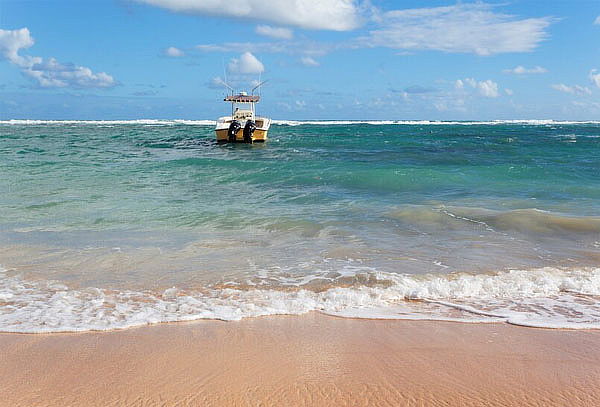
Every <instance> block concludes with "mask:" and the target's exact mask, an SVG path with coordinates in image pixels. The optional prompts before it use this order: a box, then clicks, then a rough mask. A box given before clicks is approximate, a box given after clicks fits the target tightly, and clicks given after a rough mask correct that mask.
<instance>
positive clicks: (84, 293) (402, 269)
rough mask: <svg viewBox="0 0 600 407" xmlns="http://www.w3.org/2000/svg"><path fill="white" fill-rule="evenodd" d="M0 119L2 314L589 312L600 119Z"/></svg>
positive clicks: (4, 324)
mask: <svg viewBox="0 0 600 407" xmlns="http://www.w3.org/2000/svg"><path fill="white" fill-rule="evenodd" d="M269 135H270V140H269V142H268V143H266V144H264V145H217V144H215V143H214V142H213V131H212V126H211V125H210V122H190V121H186V122H182V121H179V122H178V121H138V122H34V121H25V122H23V121H14V122H0V174H2V176H1V177H0V265H2V267H3V270H4V271H0V331H18V332H46V331H69V330H88V329H114V328H124V327H128V326H134V325H140V324H145V323H154V322H162V321H174V320H193V319H198V318H220V319H239V318H242V317H245V316H257V315H268V314H273V313H303V312H308V311H311V310H320V311H323V312H328V313H331V314H336V315H342V316H357V317H365V316H368V317H381V318H411V319H450V320H462V321H471V322H486V321H498V320H500V321H502V320H504V321H509V322H512V323H518V324H522V325H532V326H546V327H574V328H590V327H592V328H600V303H599V302H598V299H599V298H600V297H599V296H600V268H599V267H600V178H599V174H600V124H599V123H593V122H588V123H573V122H570V123H561V122H548V121H541V122H487V123H475V122H455V123H438V122H433V123H430V122H410V123H393V122H369V123H349V122H329V123H319V122H311V123H301V122H285V123H284V122H280V123H279V124H276V125H274V126H273V127H272V129H271V132H270V134H269Z"/></svg>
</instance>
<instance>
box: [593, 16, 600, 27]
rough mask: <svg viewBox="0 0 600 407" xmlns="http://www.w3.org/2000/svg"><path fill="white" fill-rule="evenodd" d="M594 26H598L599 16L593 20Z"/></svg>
mask: <svg viewBox="0 0 600 407" xmlns="http://www.w3.org/2000/svg"><path fill="white" fill-rule="evenodd" d="M594 24H596V25H600V16H598V17H596V19H595V20H594Z"/></svg>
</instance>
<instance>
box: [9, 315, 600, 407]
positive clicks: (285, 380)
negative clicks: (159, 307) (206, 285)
mask: <svg viewBox="0 0 600 407" xmlns="http://www.w3.org/2000/svg"><path fill="white" fill-rule="evenodd" d="M0 360H1V361H2V362H1V363H0V388H3V389H4V391H3V397H2V399H1V400H0V406H9V405H10V406H32V405H35V406H57V405H61V406H62V405H89V406H112V405H115V406H117V405H118V406H134V405H135V406H158V405H181V406H194V405H202V406H213V405H214V406H246V405H247V406H258V405H261V406H269V405H273V406H277V405H311V406H320V405H323V406H325V405H336V406H344V405H352V406H367V405H368V406H371V405H415V406H417V405H427V406H436V405H440V406H441V405H444V406H454V405H456V406H458V405H462V406H470V405H472V406H478V405H486V406H506V405H515V406H517V405H519V406H538V405H539V406H542V405H543V406H554V405H555V406H561V405H570V406H575V405H581V406H587V405H590V406H591V405H593V404H594V400H598V399H600V390H598V389H600V386H599V385H600V331H595V330H589V331H586V330H577V331H574V330H557V329H535V328H524V327H517V326H512V325H509V324H505V323H499V324H469V323H454V322H438V321H405V320H368V319H350V318H337V317H332V316H327V315H323V314H320V313H317V312H312V313H309V314H306V315H301V316H269V317H260V318H248V319H244V320H242V321H239V322H222V321H214V320H203V321H195V322H189V323H170V324H159V325H153V326H146V327H140V328H132V329H127V330H121V331H109V332H86V333H67V334H10V333H2V334H0Z"/></svg>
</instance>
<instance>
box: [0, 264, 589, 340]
mask: <svg viewBox="0 0 600 407" xmlns="http://www.w3.org/2000/svg"><path fill="white" fill-rule="evenodd" d="M360 275H363V277H364V276H365V275H367V276H368V277H369V278H370V280H371V281H376V282H378V283H377V284H370V285H365V284H364V283H360V281H363V282H364V281H365V279H364V278H362V279H361V278H356V279H355V283H354V284H351V285H350V286H349V285H348V284H347V281H348V278H349V277H350V276H354V277H359V276H360ZM340 276H341V277H340ZM318 278H320V279H327V278H329V279H330V280H331V284H330V286H331V288H329V289H327V290H324V291H319V290H317V291H312V290H310V289H308V286H305V285H302V284H304V283H306V282H307V281H309V280H307V279H306V277H299V278H298V279H296V280H294V279H293V278H289V277H288V278H286V285H287V286H288V288H287V289H281V286H279V287H280V289H276V287H275V286H272V285H271V287H270V288H269V287H268V286H267V287H264V288H262V286H260V287H261V288H258V287H255V288H253V289H246V290H242V289H237V288H224V289H215V288H207V289H206V290H204V291H202V292H200V291H197V292H186V291H181V290H179V289H177V288H171V289H168V290H166V291H164V292H162V293H153V292H150V291H146V292H135V291H114V290H113V291H111V290H101V289H97V288H88V289H81V290H74V289H69V288H68V287H67V286H65V285H63V284H60V283H57V282H49V281H45V282H39V281H36V282H34V281H26V280H23V279H21V278H19V277H11V276H7V275H6V273H5V272H0V331H3V332H24V333H41V332H68V331H88V330H112V329H123V328H128V327H134V326H140V325H146V324H154V323H160V322H171V321H190V320H198V319H220V320H239V319H241V318H245V317H258V316H263V315H274V314H303V313H307V312H310V311H320V312H323V313H327V314H331V315H338V316H344V317H355V318H386V319H430V320H451V321H463V322H498V321H505V322H508V323H513V324H518V325H525V326H535V327H546V328H595V329H600V302H599V298H598V296H600V268H591V269H570V270H565V269H556V268H543V269H535V270H512V271H506V272H499V273H496V274H476V275H473V274H449V275H443V274H427V275H407V274H390V273H382V272H378V271H373V270H370V269H360V268H354V269H349V270H343V273H341V274H338V276H337V277H326V276H319V277H318ZM340 278H342V280H340ZM336 281H337V283H339V284H338V286H336ZM290 285H296V288H295V289H293V290H292V289H290V287H289V286H290Z"/></svg>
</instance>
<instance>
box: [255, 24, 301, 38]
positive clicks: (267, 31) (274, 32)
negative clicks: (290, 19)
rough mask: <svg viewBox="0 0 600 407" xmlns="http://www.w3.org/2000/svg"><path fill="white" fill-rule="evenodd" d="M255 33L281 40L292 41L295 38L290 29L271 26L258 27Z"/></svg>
mask: <svg viewBox="0 0 600 407" xmlns="http://www.w3.org/2000/svg"><path fill="white" fill-rule="evenodd" d="M255 31H256V33H257V34H260V35H264V36H266V37H271V38H278V39H281V40H291V39H292V37H293V36H294V33H293V32H292V30H290V29H289V28H283V27H271V26H270V25H257V26H256V30H255Z"/></svg>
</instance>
